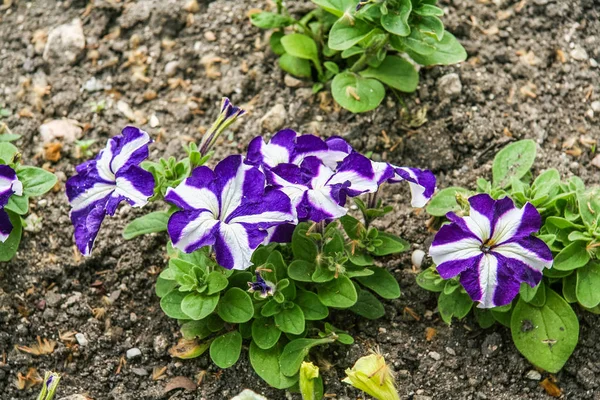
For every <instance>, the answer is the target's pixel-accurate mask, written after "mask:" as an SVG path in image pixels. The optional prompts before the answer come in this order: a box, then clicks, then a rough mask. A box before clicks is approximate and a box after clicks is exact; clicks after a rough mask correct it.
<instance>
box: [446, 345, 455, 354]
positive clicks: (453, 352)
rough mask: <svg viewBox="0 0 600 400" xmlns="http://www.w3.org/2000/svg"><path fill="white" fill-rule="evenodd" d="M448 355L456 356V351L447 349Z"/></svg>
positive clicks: (450, 348)
mask: <svg viewBox="0 0 600 400" xmlns="http://www.w3.org/2000/svg"><path fill="white" fill-rule="evenodd" d="M446 353H448V354H450V355H451V356H455V355H456V351H454V349H453V348H452V347H446Z"/></svg>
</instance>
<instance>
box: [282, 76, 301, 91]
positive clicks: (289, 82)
mask: <svg viewBox="0 0 600 400" xmlns="http://www.w3.org/2000/svg"><path fill="white" fill-rule="evenodd" d="M283 83H285V86H287V87H291V88H297V87H300V86H302V81H301V80H300V79H296V78H294V77H293V76H291V75H290V74H285V77H284V78H283Z"/></svg>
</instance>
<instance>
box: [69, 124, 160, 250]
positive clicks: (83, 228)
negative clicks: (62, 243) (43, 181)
mask: <svg viewBox="0 0 600 400" xmlns="http://www.w3.org/2000/svg"><path fill="white" fill-rule="evenodd" d="M150 142H151V140H150V136H149V135H148V133H146V132H144V131H142V130H140V129H138V128H135V127H133V126H127V127H125V129H123V131H122V133H121V134H120V135H118V136H115V137H114V138H112V139H110V140H109V141H108V143H107V145H106V148H105V149H104V150H102V151H101V152H100V154H98V156H97V157H96V159H94V160H90V161H87V162H85V163H83V164H81V165H79V166H77V168H76V170H77V175H75V176H73V177H71V178H70V179H69V180H68V181H67V184H66V188H67V196H68V198H69V202H70V203H71V207H72V210H71V222H73V226H74V227H75V242H76V244H77V248H79V251H81V253H82V254H83V255H85V256H88V255H89V254H90V253H91V251H92V246H93V245H94V241H95V240H96V236H97V235H98V231H99V230H100V225H101V224H102V221H103V220H104V217H105V216H106V215H111V216H112V215H114V214H115V211H116V210H117V206H118V205H119V203H121V201H123V200H126V201H127V202H128V203H129V204H131V205H132V206H134V207H142V206H144V205H145V204H146V203H147V202H148V199H149V198H150V196H152V194H153V193H154V178H153V176H152V174H151V173H149V172H148V171H145V170H143V169H142V168H141V167H140V166H139V165H140V163H141V162H142V161H144V160H145V159H146V158H148V144H149V143H150Z"/></svg>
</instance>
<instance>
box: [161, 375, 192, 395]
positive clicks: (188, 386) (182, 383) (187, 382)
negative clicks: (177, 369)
mask: <svg viewBox="0 0 600 400" xmlns="http://www.w3.org/2000/svg"><path fill="white" fill-rule="evenodd" d="M197 387H198V386H197V385H196V383H195V382H194V381H192V380H191V379H189V378H186V377H185V376H176V377H175V378H173V379H171V380H170V381H169V382H167V384H166V385H165V388H164V390H163V393H168V392H170V391H171V390H174V389H185V390H187V391H190V392H193V391H194V390H196V388H197Z"/></svg>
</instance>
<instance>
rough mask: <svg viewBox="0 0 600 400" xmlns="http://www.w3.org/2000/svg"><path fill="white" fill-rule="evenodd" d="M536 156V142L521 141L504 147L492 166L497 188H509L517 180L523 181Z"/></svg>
mask: <svg viewBox="0 0 600 400" xmlns="http://www.w3.org/2000/svg"><path fill="white" fill-rule="evenodd" d="M535 155H536V146H535V142H534V141H533V140H531V139H526V140H519V141H518V142H514V143H511V144H509V145H508V146H506V147H504V148H503V149H502V150H500V151H499V152H498V154H496V157H495V158H494V163H493V165H492V182H493V184H494V186H495V187H499V188H504V187H507V186H508V185H509V184H510V182H511V181H512V180H513V179H515V180H517V179H521V178H522V177H523V176H525V174H526V173H527V172H529V170H530V169H531V166H532V165H533V162H534V161H535Z"/></svg>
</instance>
